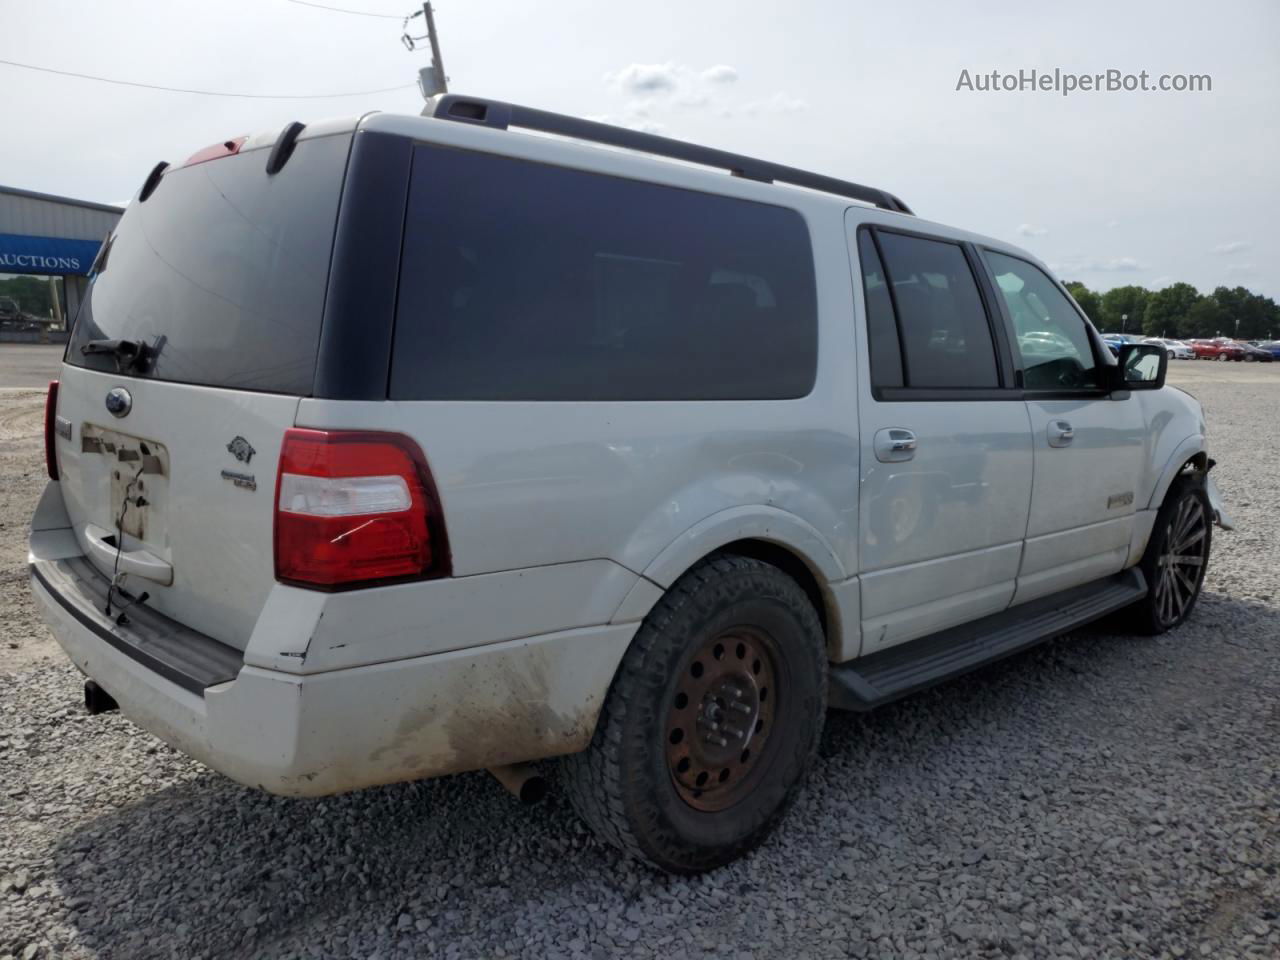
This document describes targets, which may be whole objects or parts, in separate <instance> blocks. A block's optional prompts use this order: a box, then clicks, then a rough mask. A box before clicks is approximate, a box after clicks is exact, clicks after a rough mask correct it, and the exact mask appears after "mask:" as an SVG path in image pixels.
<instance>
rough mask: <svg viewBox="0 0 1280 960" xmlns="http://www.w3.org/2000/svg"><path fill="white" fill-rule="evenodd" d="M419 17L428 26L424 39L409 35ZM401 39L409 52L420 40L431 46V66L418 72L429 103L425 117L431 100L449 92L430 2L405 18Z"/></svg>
mask: <svg viewBox="0 0 1280 960" xmlns="http://www.w3.org/2000/svg"><path fill="white" fill-rule="evenodd" d="M418 17H422V19H423V21H424V22H425V23H426V25H427V33H426V35H425V36H422V37H415V36H412V35H411V34H410V33H409V21H410V20H416V19H418ZM400 39H401V40H402V41H403V43H404V45H405V48H406V49H408V50H409V51H413V50H416V49H417V48H418V41H419V40H426V41H427V42H428V43H429V44H430V45H431V66H429V67H423V68H422V69H420V70H419V71H418V89H419V90H420V91H422V99H423V100H426V101H427V107H426V108H425V109H424V110H423V111H422V112H423V115H424V116H425V115H426V114H427V113H428V112H429V110H430V105H431V98H432V97H434V96H438V95H439V94H442V93H448V92H449V78H448V77H447V76H445V72H444V58H443V57H441V56H440V38H439V37H438V36H437V35H436V18H435V14H434V12H433V11H432V9H431V4H430V2H427V3H424V4H423V5H422V9H421V10H419V11H418V12H417V13H411V14H409V16H407V17H405V18H404V36H403V37H401V38H400Z"/></svg>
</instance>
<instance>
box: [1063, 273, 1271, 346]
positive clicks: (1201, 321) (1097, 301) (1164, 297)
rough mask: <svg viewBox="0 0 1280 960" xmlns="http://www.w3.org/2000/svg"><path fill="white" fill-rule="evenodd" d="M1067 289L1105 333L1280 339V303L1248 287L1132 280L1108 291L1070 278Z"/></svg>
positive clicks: (1183, 337)
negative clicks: (1153, 284) (1209, 289)
mask: <svg viewBox="0 0 1280 960" xmlns="http://www.w3.org/2000/svg"><path fill="white" fill-rule="evenodd" d="M1065 286H1066V288H1067V289H1068V290H1070V291H1071V295H1072V296H1073V297H1075V298H1076V303H1078V304H1080V308H1081V309H1082V310H1084V312H1085V313H1086V314H1088V315H1089V319H1090V320H1092V321H1093V324H1094V326H1096V327H1097V328H1098V329H1099V330H1101V331H1102V332H1104V333H1133V334H1139V333H1140V334H1143V335H1144V336H1148V337H1176V338H1179V339H1189V338H1208V337H1218V336H1222V337H1234V338H1236V339H1237V340H1274V339H1277V338H1280V305H1277V304H1276V302H1275V301H1274V300H1272V299H1271V298H1270V297H1264V296H1262V295H1261V294H1257V293H1253V292H1252V291H1250V290H1247V289H1245V288H1244V287H1218V288H1217V289H1216V290H1214V291H1213V293H1206V294H1202V293H1200V291H1198V290H1197V289H1196V288H1195V287H1193V286H1192V285H1191V284H1189V283H1175V284H1173V285H1171V286H1168V287H1165V288H1164V289H1162V290H1148V289H1147V288H1146V287H1139V286H1136V285H1130V286H1126V287H1115V288H1113V289H1111V290H1108V291H1107V292H1106V293H1098V292H1096V291H1094V290H1090V289H1089V288H1088V287H1086V286H1085V285H1084V284H1083V283H1080V282H1078V281H1074V280H1073V281H1071V282H1070V283H1067V284H1066V285H1065Z"/></svg>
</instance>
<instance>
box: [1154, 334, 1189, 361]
mask: <svg viewBox="0 0 1280 960" xmlns="http://www.w3.org/2000/svg"><path fill="white" fill-rule="evenodd" d="M1142 342H1143V343H1154V344H1156V345H1157V346H1160V347H1164V349H1165V352H1166V353H1168V354H1169V357H1170V359H1172V360H1194V359H1195V358H1196V352H1195V351H1194V350H1192V349H1191V347H1189V346H1188V345H1187V344H1185V343H1183V342H1182V341H1181V340H1170V339H1168V338H1166V337H1147V338H1146V339H1145V340H1143V341H1142Z"/></svg>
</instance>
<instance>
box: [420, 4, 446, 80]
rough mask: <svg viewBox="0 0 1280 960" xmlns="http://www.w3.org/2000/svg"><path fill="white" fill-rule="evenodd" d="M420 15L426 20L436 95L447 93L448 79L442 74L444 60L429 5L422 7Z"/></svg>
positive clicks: (434, 20)
mask: <svg viewBox="0 0 1280 960" xmlns="http://www.w3.org/2000/svg"><path fill="white" fill-rule="evenodd" d="M422 15H423V16H424V17H426V20H427V39H429V40H430V41H431V68H432V69H433V70H435V80H436V86H437V88H438V89H437V91H436V92H437V93H448V92H449V78H448V77H447V76H445V73H444V60H443V59H442V58H441V57H440V38H439V37H438V36H436V18H435V15H434V14H433V13H432V12H431V4H430V3H424V4H423V5H422Z"/></svg>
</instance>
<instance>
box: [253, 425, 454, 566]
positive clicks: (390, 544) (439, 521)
mask: <svg viewBox="0 0 1280 960" xmlns="http://www.w3.org/2000/svg"><path fill="white" fill-rule="evenodd" d="M275 555H276V556H275V560H276V579H277V580H281V581H283V582H285V583H293V584H297V585H298V586H303V587H311V588H314V589H318V590H347V589H350V588H352V587H356V586H370V585H372V584H375V583H387V582H393V581H398V580H425V579H429V578H434V577H447V576H449V573H450V562H449V543H448V540H447V539H446V536H445V528H444V515H443V514H442V513H441V511H440V498H439V497H438V496H437V494H436V489H435V484H434V483H433V482H432V479H431V471H430V470H429V469H428V467H427V461H426V458H425V457H423V455H422V450H421V449H420V448H419V447H418V445H417V444H416V443H414V442H413V441H412V440H410V439H409V438H408V437H406V436H403V435H402V434H398V433H373V432H364V431H347V430H300V429H290V430H287V431H286V432H285V435H284V446H283V447H281V449H280V471H279V474H278V476H277V478H276V515H275Z"/></svg>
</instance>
